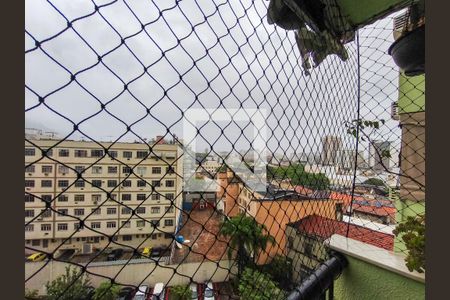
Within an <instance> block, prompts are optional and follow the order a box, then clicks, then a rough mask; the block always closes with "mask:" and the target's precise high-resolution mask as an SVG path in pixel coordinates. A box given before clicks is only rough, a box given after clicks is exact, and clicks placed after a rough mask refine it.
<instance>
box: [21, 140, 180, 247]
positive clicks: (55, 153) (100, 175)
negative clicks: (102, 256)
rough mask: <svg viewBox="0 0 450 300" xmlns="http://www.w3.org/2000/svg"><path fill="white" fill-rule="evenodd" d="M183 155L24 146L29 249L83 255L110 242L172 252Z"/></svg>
mask: <svg viewBox="0 0 450 300" xmlns="http://www.w3.org/2000/svg"><path fill="white" fill-rule="evenodd" d="M45 151H46V155H45V156H44V157H43V153H44V152H45ZM180 155H181V149H180V148H179V146H178V145H176V144H167V143H157V144H154V145H147V144H144V143H114V144H111V143H97V142H87V141H70V140H64V141H59V140H29V142H27V141H26V142H25V224H27V223H28V225H26V226H25V243H26V245H27V246H30V247H33V248H35V249H42V250H44V251H53V250H54V249H55V248H56V247H59V246H60V245H62V246H61V247H60V248H59V250H63V249H68V248H71V249H77V250H80V251H82V252H84V253H87V252H90V251H92V248H103V247H105V246H106V245H107V244H108V243H109V241H110V237H111V240H112V241H113V242H116V243H120V244H122V245H125V246H130V247H133V248H135V247H143V246H164V245H169V244H170V242H171V241H172V240H173V233H174V231H175V228H176V226H177V222H178V219H179V218H178V215H179V213H180V210H179V209H177V208H180V207H181V202H182V196H181V195H182V193H181V187H182V182H181V177H180V176H177V174H182V163H181V161H182V160H180V159H177V158H179V157H180ZM30 221H31V222H30ZM109 246H110V247H120V246H119V245H117V244H114V243H111V244H110V245H109ZM122 247H123V246H122Z"/></svg>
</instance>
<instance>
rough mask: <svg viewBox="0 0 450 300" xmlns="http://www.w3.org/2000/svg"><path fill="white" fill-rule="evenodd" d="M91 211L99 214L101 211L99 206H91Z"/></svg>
mask: <svg viewBox="0 0 450 300" xmlns="http://www.w3.org/2000/svg"><path fill="white" fill-rule="evenodd" d="M91 212H92V214H93V215H99V214H100V213H101V212H102V209H101V208H100V207H94V208H91Z"/></svg>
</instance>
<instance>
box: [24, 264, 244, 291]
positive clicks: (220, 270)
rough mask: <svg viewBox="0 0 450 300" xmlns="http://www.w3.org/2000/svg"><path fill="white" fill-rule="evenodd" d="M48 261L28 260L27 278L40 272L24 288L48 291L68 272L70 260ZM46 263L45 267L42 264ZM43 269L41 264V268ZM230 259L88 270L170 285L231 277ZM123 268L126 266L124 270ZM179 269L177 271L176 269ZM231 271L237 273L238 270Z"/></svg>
mask: <svg viewBox="0 0 450 300" xmlns="http://www.w3.org/2000/svg"><path fill="white" fill-rule="evenodd" d="M45 263H46V262H35V263H25V278H29V277H30V276H31V275H32V274H33V273H35V272H38V273H37V274H36V276H34V277H33V278H31V279H30V280H29V281H28V282H26V283H25V288H27V289H30V290H33V289H37V290H39V293H41V294H45V284H46V283H47V282H48V281H52V280H54V279H55V278H56V277H58V276H59V275H62V274H64V273H65V267H66V266H67V265H68V264H67V263H63V262H58V261H53V260H52V261H50V262H49V263H48V264H47V265H46V266H44V265H45ZM43 266H44V267H43ZM42 267H43V269H42V270H40V268H42ZM230 267H231V262H229V261H228V260H221V261H219V262H202V263H185V264H179V265H166V264H160V265H159V266H157V265H156V264H154V263H152V262H151V263H134V264H127V265H126V266H125V268H123V264H117V262H115V264H114V265H107V266H98V265H97V266H90V267H88V268H87V270H88V272H91V273H93V274H97V275H101V276H105V277H107V278H113V277H115V276H116V275H117V274H118V276H117V277H116V281H117V282H119V283H122V284H130V285H138V284H140V283H141V282H143V283H146V284H150V286H154V285H155V283H157V282H163V283H165V284H166V285H168V286H172V285H178V284H188V283H190V278H193V280H194V281H196V282H204V281H206V280H209V279H211V280H212V281H213V282H222V281H226V280H227V279H228V275H229V274H230V270H229V269H230ZM122 268H123V270H121V269H122ZM174 270H176V273H175V272H174ZM232 273H234V274H236V270H233V271H232ZM89 277H90V279H91V282H92V285H93V286H94V287H97V286H99V285H100V283H101V282H103V281H105V280H106V278H104V277H100V276H96V275H89Z"/></svg>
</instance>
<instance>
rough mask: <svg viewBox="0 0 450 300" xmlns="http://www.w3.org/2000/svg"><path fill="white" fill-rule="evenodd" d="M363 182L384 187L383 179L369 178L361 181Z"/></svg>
mask: <svg viewBox="0 0 450 300" xmlns="http://www.w3.org/2000/svg"><path fill="white" fill-rule="evenodd" d="M363 183H364V184H371V185H376V186H381V187H385V186H386V185H385V184H384V181H383V180H381V179H379V178H369V179H367V180H366V181H364V182H363Z"/></svg>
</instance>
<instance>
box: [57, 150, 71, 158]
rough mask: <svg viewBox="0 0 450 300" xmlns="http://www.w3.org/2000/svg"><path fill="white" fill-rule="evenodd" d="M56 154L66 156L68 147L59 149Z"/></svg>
mask: <svg viewBox="0 0 450 300" xmlns="http://www.w3.org/2000/svg"><path fill="white" fill-rule="evenodd" d="M58 155H59V156H60V157H68V156H69V149H59V151H58Z"/></svg>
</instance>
